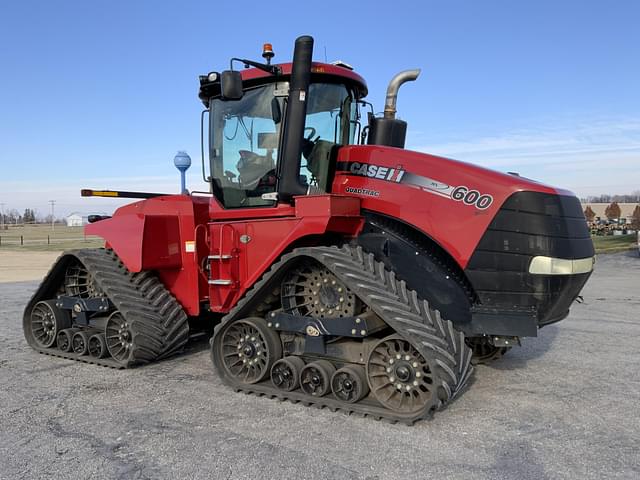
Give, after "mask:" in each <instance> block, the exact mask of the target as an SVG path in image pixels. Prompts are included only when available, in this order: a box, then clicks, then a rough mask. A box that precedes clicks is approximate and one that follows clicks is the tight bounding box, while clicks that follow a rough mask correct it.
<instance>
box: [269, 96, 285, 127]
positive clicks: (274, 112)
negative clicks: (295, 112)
mask: <svg viewBox="0 0 640 480" xmlns="http://www.w3.org/2000/svg"><path fill="white" fill-rule="evenodd" d="M271 118H272V119H273V123H275V124H276V125H277V124H278V123H280V122H281V121H282V111H281V110H280V102H278V99H277V98H276V97H273V99H272V100H271Z"/></svg>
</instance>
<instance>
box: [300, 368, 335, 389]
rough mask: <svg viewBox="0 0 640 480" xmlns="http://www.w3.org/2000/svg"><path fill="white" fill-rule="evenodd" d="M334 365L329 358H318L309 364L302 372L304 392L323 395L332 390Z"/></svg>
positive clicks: (301, 378)
mask: <svg viewBox="0 0 640 480" xmlns="http://www.w3.org/2000/svg"><path fill="white" fill-rule="evenodd" d="M335 371H336V367H334V366H333V365H332V364H331V362H329V361H328V360H318V361H316V362H312V363H309V364H307V365H306V366H305V367H304V368H303V369H302V371H301V372H300V387H301V388H302V391H303V392H304V393H307V394H309V395H312V396H314V397H322V396H324V395H326V394H327V393H329V391H330V390H331V376H332V375H333V374H334V373H335Z"/></svg>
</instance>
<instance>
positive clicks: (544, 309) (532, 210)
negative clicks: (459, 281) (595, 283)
mask: <svg viewBox="0 0 640 480" xmlns="http://www.w3.org/2000/svg"><path fill="white" fill-rule="evenodd" d="M537 255H544V256H548V257H556V258H567V259H576V258H587V257H591V256H593V255H594V250H593V243H592V241H591V236H590V234H589V229H588V227H587V223H586V220H585V218H584V214H583V213H582V208H581V206H580V202H579V201H578V199H577V198H575V197H570V196H562V195H551V194H546V193H538V192H517V193H514V194H513V195H511V197H509V198H508V199H507V201H506V202H505V203H504V205H503V206H502V208H500V210H499V211H498V213H497V214H496V216H495V218H494V219H493V221H492V222H491V224H490V225H489V228H488V229H487V231H486V232H485V234H484V236H483V237H482V239H481V240H480V242H479V244H478V246H477V247H476V250H475V252H474V254H473V256H472V257H471V259H470V261H469V264H468V265H467V269H466V270H465V272H466V273H467V276H468V278H469V280H470V282H471V284H472V285H473V287H474V289H475V291H476V293H477V295H478V297H479V300H480V302H481V303H482V304H483V305H490V306H500V307H507V308H511V307H533V308H535V309H536V311H537V317H538V323H539V324H541V325H542V324H546V323H551V322H554V321H557V320H561V319H562V318H564V317H565V316H566V315H567V313H568V311H569V306H570V305H571V303H572V302H573V300H575V298H576V297H577V295H578V294H579V293H580V290H581V289H582V286H583V285H584V283H585V282H586V281H587V279H588V278H589V275H590V273H586V274H580V275H531V274H530V273H529V272H528V270H529V263H530V262H531V259H532V258H533V257H534V256H537Z"/></svg>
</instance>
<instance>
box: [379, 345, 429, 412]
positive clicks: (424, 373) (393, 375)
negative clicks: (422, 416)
mask: <svg viewBox="0 0 640 480" xmlns="http://www.w3.org/2000/svg"><path fill="white" fill-rule="evenodd" d="M434 377H435V375H434V373H433V366H432V365H431V362H429V361H427V360H426V359H425V358H424V357H423V356H422V355H421V354H420V353H419V352H418V351H417V350H416V349H415V348H414V347H413V345H411V344H410V343H409V342H408V341H407V340H405V339H403V338H402V337H400V336H398V335H391V336H389V337H386V338H383V339H382V340H380V341H379V342H378V343H377V344H376V345H375V346H374V347H373V349H372V350H371V353H370V354H369V359H368V360H367V378H368V380H369V385H370V387H371V391H372V392H373V395H374V396H375V397H376V399H377V400H378V401H379V402H380V403H381V404H382V405H384V406H385V407H387V408H389V409H391V410H394V411H396V412H399V413H415V412H420V411H424V410H425V409H428V408H431V407H432V406H437V405H439V403H440V399H439V397H438V391H437V387H436V385H437V384H438V383H439V382H438V381H434Z"/></svg>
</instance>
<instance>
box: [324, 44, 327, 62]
mask: <svg viewBox="0 0 640 480" xmlns="http://www.w3.org/2000/svg"><path fill="white" fill-rule="evenodd" d="M327 62H328V60H327V47H326V45H325V47H324V63H327Z"/></svg>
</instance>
